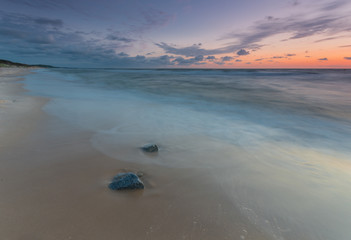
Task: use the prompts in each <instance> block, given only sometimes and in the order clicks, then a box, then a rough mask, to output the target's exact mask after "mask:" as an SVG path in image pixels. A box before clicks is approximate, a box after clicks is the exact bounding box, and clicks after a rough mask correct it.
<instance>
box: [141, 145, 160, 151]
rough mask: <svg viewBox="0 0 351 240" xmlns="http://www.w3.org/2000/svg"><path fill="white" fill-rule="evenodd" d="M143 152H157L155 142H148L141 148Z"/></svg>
mask: <svg viewBox="0 0 351 240" xmlns="http://www.w3.org/2000/svg"><path fill="white" fill-rule="evenodd" d="M141 149H142V150H143V151H144V152H149V153H151V152H158V147H157V145H156V144H148V145H145V146H143V147H142V148H141Z"/></svg>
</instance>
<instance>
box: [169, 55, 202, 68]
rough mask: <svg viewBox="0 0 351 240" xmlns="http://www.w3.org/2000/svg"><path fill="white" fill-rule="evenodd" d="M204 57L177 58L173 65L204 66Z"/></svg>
mask: <svg viewBox="0 0 351 240" xmlns="http://www.w3.org/2000/svg"><path fill="white" fill-rule="evenodd" d="M203 59H204V57H203V56H202V55H199V56H196V57H193V58H183V57H177V58H175V59H174V60H172V63H174V64H176V65H185V66H186V65H193V64H196V65H198V64H204V63H205V62H203Z"/></svg>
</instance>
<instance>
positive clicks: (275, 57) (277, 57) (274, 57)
mask: <svg viewBox="0 0 351 240" xmlns="http://www.w3.org/2000/svg"><path fill="white" fill-rule="evenodd" d="M271 58H273V59H281V58H286V57H283V56H273V57H271Z"/></svg>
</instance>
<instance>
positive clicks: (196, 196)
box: [0, 69, 270, 240]
mask: <svg viewBox="0 0 351 240" xmlns="http://www.w3.org/2000/svg"><path fill="white" fill-rule="evenodd" d="M27 73H28V70H25V69H1V70H0V100H1V101H0V133H1V135H0V212H1V214H0V238H1V239H11V240H12V239H19V240H44V239H45V240H50V239H57V240H59V239H60V240H61V239H84V240H90V239H91V240H93V239H94V240H95V239H104V240H109V239H111V240H112V239H127V240H128V239H156V240H157V239H168V240H172V239H260V240H261V239H270V238H268V237H266V236H265V234H264V233H263V232H262V231H260V230H259V229H258V227H257V226H255V225H254V224H252V223H250V222H249V221H248V220H247V219H246V218H245V217H244V216H242V214H241V213H240V211H239V210H238V209H237V208H236V207H235V205H234V204H233V203H232V202H231V201H230V199H229V198H227V197H226V194H225V189H223V188H221V186H218V183H217V182H216V181H214V180H213V179H214V177H215V176H213V175H212V174H213V173H212V172H211V171H210V170H209V169H179V168H164V167H160V166H154V165H143V164H135V163H130V162H128V163H127V162H122V161H118V160H116V159H112V158H109V157H107V156H105V155H103V154H101V153H100V152H98V151H96V150H95V149H93V148H92V147H91V145H90V139H91V133H89V132H82V131H81V130H80V129H76V128H74V127H72V126H70V125H68V124H67V123H64V122H62V121H60V120H58V119H57V118H54V117H51V116H48V115H46V114H45V113H44V112H43V111H42V110H41V108H42V107H43V105H44V104H45V103H46V102H47V101H48V100H49V99H44V98H38V97H33V96H29V95H25V91H24V90H23V89H22V88H21V84H20V83H19V82H17V80H18V79H19V78H20V77H21V76H22V75H23V74H27ZM125 170H133V171H141V172H143V173H144V176H143V177H142V180H143V181H144V182H145V185H146V188H145V190H137V191H125V192H113V191H111V190H109V189H108V188H107V185H108V183H109V180H110V179H111V178H112V177H113V176H114V175H115V174H117V173H118V172H120V171H125Z"/></svg>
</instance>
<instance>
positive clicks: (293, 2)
mask: <svg viewBox="0 0 351 240" xmlns="http://www.w3.org/2000/svg"><path fill="white" fill-rule="evenodd" d="M290 4H291V5H292V6H297V5H300V2H299V1H298V0H292V1H290Z"/></svg>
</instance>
